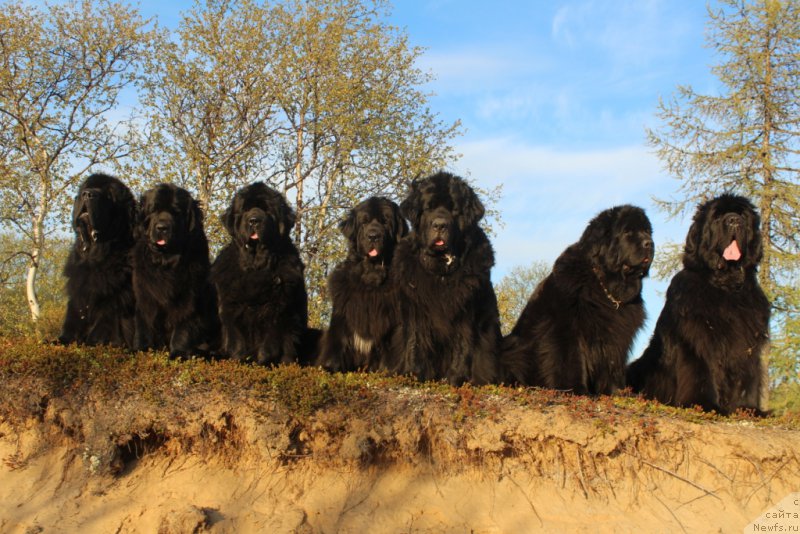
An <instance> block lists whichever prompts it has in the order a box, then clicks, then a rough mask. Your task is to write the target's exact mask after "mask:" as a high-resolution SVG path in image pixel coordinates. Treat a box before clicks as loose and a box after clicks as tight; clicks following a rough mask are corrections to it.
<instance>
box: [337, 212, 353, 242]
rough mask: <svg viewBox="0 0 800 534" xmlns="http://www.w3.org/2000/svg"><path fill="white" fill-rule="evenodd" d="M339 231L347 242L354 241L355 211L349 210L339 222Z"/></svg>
mask: <svg viewBox="0 0 800 534" xmlns="http://www.w3.org/2000/svg"><path fill="white" fill-rule="evenodd" d="M339 230H340V231H341V232H342V235H343V236H345V237H346V238H347V239H348V241H355V238H356V210H355V209H351V210H350V211H349V212H347V215H345V217H344V218H343V219H342V220H341V221H340V222H339Z"/></svg>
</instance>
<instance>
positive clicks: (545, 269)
mask: <svg viewBox="0 0 800 534" xmlns="http://www.w3.org/2000/svg"><path fill="white" fill-rule="evenodd" d="M548 274H550V266H549V265H547V264H546V263H545V262H543V261H536V262H533V263H532V264H531V265H529V266H521V265H518V266H516V267H514V268H513V269H511V272H509V273H508V274H507V275H506V276H504V277H503V279H502V280H500V283H499V284H497V285H496V286H495V293H496V294H497V308H498V311H499V312H500V326H501V327H502V330H503V335H505V334H508V333H509V332H511V329H512V328H514V325H515V324H517V319H519V316H520V314H521V313H522V310H524V309H525V305H526V304H527V303H528V300H529V299H530V298H531V295H533V292H534V291H535V290H536V288H537V287H538V286H539V283H540V282H541V281H542V280H544V279H545V277H546V276H547V275H548Z"/></svg>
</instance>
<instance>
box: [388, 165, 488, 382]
mask: <svg viewBox="0 0 800 534" xmlns="http://www.w3.org/2000/svg"><path fill="white" fill-rule="evenodd" d="M400 209H401V210H402V212H403V214H404V215H405V216H406V218H408V219H409V221H410V222H411V227H412V232H411V233H410V234H409V235H408V236H406V237H405V238H404V239H402V240H400V242H399V243H398V245H397V248H396V250H395V257H394V262H393V264H392V278H393V280H394V283H396V284H397V285H398V291H399V298H400V310H401V320H400V325H399V327H398V328H397V329H396V330H395V334H394V335H393V340H392V361H391V367H392V370H393V371H395V372H397V373H402V374H406V373H408V374H412V375H414V376H416V377H417V378H419V379H420V380H439V379H446V380H447V381H448V382H450V383H451V384H461V383H464V382H472V383H474V384H486V383H491V382H494V381H495V380H496V379H497V351H498V348H499V341H500V321H499V314H498V311H497V299H496V297H495V293H494V289H493V287H492V283H491V268H492V266H493V265H494V251H493V249H492V245H491V243H490V242H489V239H488V237H487V236H486V234H485V233H484V231H483V230H482V229H481V228H480V227H479V226H478V222H479V221H480V219H481V218H482V217H483V214H484V207H483V204H482V203H481V201H480V200H479V199H478V196H477V195H476V194H475V192H474V191H473V190H472V188H471V187H470V186H469V185H468V184H467V183H466V182H465V181H464V180H463V179H461V178H459V177H457V176H454V175H452V174H449V173H446V172H440V173H437V174H434V175H433V176H430V177H428V178H426V179H423V180H420V181H414V182H413V183H412V185H411V190H410V193H409V194H408V197H407V198H406V199H405V200H404V201H403V202H402V203H401V204H400Z"/></svg>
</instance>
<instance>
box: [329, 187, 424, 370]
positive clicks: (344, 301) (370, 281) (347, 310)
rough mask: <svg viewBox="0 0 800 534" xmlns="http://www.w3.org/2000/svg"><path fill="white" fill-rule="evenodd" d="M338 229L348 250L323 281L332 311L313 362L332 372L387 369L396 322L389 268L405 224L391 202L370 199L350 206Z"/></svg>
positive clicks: (396, 313)
mask: <svg viewBox="0 0 800 534" xmlns="http://www.w3.org/2000/svg"><path fill="white" fill-rule="evenodd" d="M339 228H340V229H341V231H342V234H344V236H345V237H346V238H347V240H348V243H349V248H348V253H347V259H346V260H345V261H343V262H342V263H340V264H339V265H337V266H336V268H335V269H334V271H333V272H332V273H331V275H330V277H329V279H328V291H329V293H330V295H331V301H332V303H333V310H332V314H331V323H330V328H329V329H328V331H327V332H326V333H325V335H324V337H323V342H322V351H321V354H320V358H319V360H318V362H317V363H318V364H319V365H321V366H323V367H325V368H326V369H329V370H332V371H355V370H357V369H363V370H367V371H375V370H378V369H388V368H390V362H391V359H390V354H391V352H390V348H389V343H390V340H391V335H392V333H393V331H394V329H395V327H396V325H397V322H398V309H397V291H396V286H395V285H394V284H392V283H391V281H390V280H389V269H390V266H391V263H392V258H393V256H394V249H395V245H396V244H397V240H398V239H399V238H402V237H404V236H405V235H406V234H407V233H408V225H407V224H406V221H405V219H404V218H403V216H402V214H401V213H400V208H399V207H398V206H397V204H395V203H394V202H392V201H391V200H388V199H385V198H382V197H371V198H369V199H367V200H365V201H363V202H362V203H360V204H359V205H358V206H356V207H355V208H353V209H352V210H351V211H350V213H349V214H348V215H347V216H346V217H345V219H344V220H343V221H342V223H341V224H340V225H339Z"/></svg>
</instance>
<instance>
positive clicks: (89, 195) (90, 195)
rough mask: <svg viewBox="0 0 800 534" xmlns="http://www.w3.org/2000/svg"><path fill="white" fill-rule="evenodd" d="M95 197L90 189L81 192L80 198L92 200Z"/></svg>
mask: <svg viewBox="0 0 800 534" xmlns="http://www.w3.org/2000/svg"><path fill="white" fill-rule="evenodd" d="M94 197H95V194H94V192H92V191H84V192H82V193H81V198H83V199H84V200H92V199H93V198H94Z"/></svg>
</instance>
